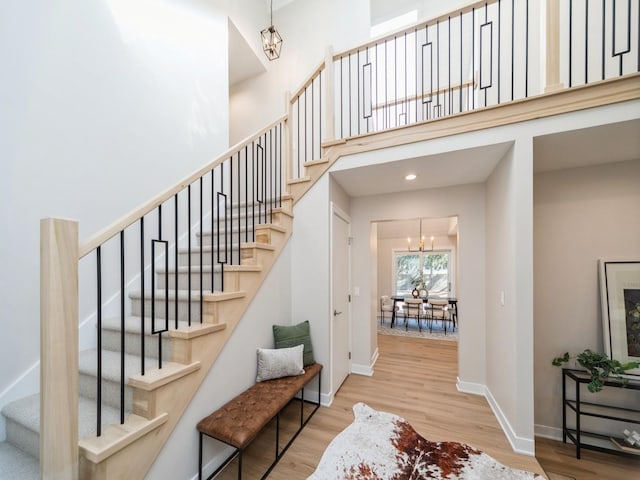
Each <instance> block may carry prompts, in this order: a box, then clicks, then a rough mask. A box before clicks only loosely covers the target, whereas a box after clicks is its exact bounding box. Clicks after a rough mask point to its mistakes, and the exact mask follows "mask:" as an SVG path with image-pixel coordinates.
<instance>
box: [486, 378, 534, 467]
mask: <svg viewBox="0 0 640 480" xmlns="http://www.w3.org/2000/svg"><path fill="white" fill-rule="evenodd" d="M485 388H486V387H485ZM485 392H486V393H485V398H486V399H487V402H489V406H490V407H491V410H493V414H494V415H495V417H496V418H497V419H498V423H499V424H500V427H502V431H503V432H504V434H505V435H506V436H507V440H509V443H510V444H511V448H512V449H513V451H514V452H516V453H521V454H523V455H528V456H530V457H535V454H536V448H535V440H534V439H533V438H531V439H529V438H523V437H518V436H517V435H516V433H515V431H514V430H513V428H512V427H511V424H510V423H509V420H507V417H506V416H505V414H504V413H503V412H502V409H501V408H500V405H499V404H498V402H497V401H496V399H495V398H494V397H493V395H492V394H491V390H489V388H486V390H485Z"/></svg>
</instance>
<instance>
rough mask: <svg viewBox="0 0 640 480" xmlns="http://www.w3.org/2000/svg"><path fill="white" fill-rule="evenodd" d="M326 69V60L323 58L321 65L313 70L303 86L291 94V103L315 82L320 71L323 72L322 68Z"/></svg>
mask: <svg viewBox="0 0 640 480" xmlns="http://www.w3.org/2000/svg"><path fill="white" fill-rule="evenodd" d="M323 69H324V60H322V62H321V63H320V65H318V66H317V67H316V68H315V69H314V70H313V72H311V74H310V75H309V76H308V77H307V78H306V79H305V81H304V83H303V84H302V86H301V87H300V88H299V89H298V90H296V93H294V94H293V95H292V96H291V99H290V100H289V103H291V104H292V105H293V104H294V103H295V102H296V101H297V100H298V97H299V96H300V95H302V92H304V90H305V89H306V88H307V87H308V86H309V85H311V82H313V81H314V80H315V79H316V77H317V76H318V75H320V73H321V72H322V70H323Z"/></svg>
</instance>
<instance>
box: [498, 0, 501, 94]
mask: <svg viewBox="0 0 640 480" xmlns="http://www.w3.org/2000/svg"><path fill="white" fill-rule="evenodd" d="M501 7H502V0H498V105H500V64H501V63H502V57H501V56H500V50H501V48H500V46H501V44H502V37H501V36H500V32H501V30H502V28H501V26H502V16H501V13H502V8H501Z"/></svg>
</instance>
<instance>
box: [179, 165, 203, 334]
mask: <svg viewBox="0 0 640 480" xmlns="http://www.w3.org/2000/svg"><path fill="white" fill-rule="evenodd" d="M199 182H200V185H199V186H200V188H199V193H200V209H199V210H200V271H199V278H200V323H202V316H203V310H202V304H203V300H202V293H203V292H202V264H203V261H202V251H203V248H204V243H203V238H204V237H203V236H202V222H203V218H202V217H203V215H202V210H203V203H202V188H203V187H202V177H200V180H199ZM177 300H178V299H176V301H177Z"/></svg>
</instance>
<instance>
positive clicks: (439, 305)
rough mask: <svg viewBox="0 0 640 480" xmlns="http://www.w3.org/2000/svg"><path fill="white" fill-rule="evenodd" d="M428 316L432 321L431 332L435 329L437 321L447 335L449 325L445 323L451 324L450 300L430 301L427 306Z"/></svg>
mask: <svg viewBox="0 0 640 480" xmlns="http://www.w3.org/2000/svg"><path fill="white" fill-rule="evenodd" d="M427 316H428V318H429V320H430V323H429V332H431V331H432V329H433V323H434V322H435V321H436V320H439V321H440V324H441V325H442V328H443V329H444V333H445V335H446V334H447V325H446V323H445V322H447V323H449V321H450V317H449V300H444V299H443V300H440V299H429V303H428V305H427Z"/></svg>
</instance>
